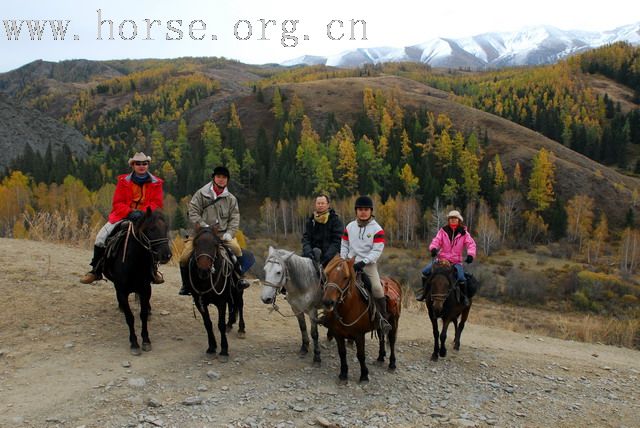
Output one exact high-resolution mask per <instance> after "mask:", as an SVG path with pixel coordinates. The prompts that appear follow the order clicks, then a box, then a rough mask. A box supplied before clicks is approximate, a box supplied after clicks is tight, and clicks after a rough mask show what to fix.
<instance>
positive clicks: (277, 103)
mask: <svg viewBox="0 0 640 428" xmlns="http://www.w3.org/2000/svg"><path fill="white" fill-rule="evenodd" d="M271 104H272V107H271V111H272V112H273V116H274V117H275V118H276V120H283V119H284V107H283V105H282V96H281V95H280V89H278V87H277V86H276V87H275V88H274V90H273V98H272V100H271Z"/></svg>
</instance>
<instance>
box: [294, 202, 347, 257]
mask: <svg viewBox="0 0 640 428" xmlns="http://www.w3.org/2000/svg"><path fill="white" fill-rule="evenodd" d="M342 232H344V224H343V223H342V220H340V217H338V214H336V212H335V211H334V210H332V209H330V210H329V220H327V222H326V223H325V224H321V223H317V222H316V221H315V220H314V217H313V214H312V215H311V216H310V217H309V218H308V219H307V222H306V224H305V226H304V234H303V235H302V255H303V256H304V257H313V249H314V248H320V250H322V257H321V258H320V262H321V263H322V265H323V266H326V265H327V263H328V262H329V261H330V260H331V259H332V258H333V257H334V256H335V255H336V254H338V253H340V244H341V242H342Z"/></svg>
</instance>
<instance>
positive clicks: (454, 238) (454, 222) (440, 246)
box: [416, 210, 476, 306]
mask: <svg viewBox="0 0 640 428" xmlns="http://www.w3.org/2000/svg"><path fill="white" fill-rule="evenodd" d="M447 217H448V224H447V225H446V226H444V227H442V228H441V229H440V230H439V231H438V233H437V234H436V236H435V238H433V240H432V241H431V244H430V245H429V250H430V251H431V257H434V258H435V257H436V255H437V256H438V259H440V260H447V261H449V262H451V263H452V264H453V267H454V268H455V269H456V274H457V278H458V285H459V286H460V289H461V290H462V295H463V303H464V304H465V305H467V306H468V305H469V298H468V297H467V290H466V286H467V281H466V278H465V276H464V269H463V268H462V252H463V251H464V249H465V248H466V250H467V257H466V258H465V259H464V260H465V261H466V262H467V263H472V262H473V259H474V257H475V256H476V242H475V241H474V240H473V238H472V237H471V234H470V233H469V230H468V229H467V228H466V227H465V226H464V225H463V224H462V222H463V218H462V215H461V214H460V212H459V211H457V210H453V211H451V212H449V215H448V216H447ZM432 265H433V262H431V263H429V264H428V265H427V266H425V268H424V269H422V283H423V286H422V288H421V290H420V291H422V293H420V292H418V293H417V295H416V299H417V300H419V301H422V300H424V298H425V294H426V293H425V289H426V280H427V278H428V277H429V275H430V274H431V267H432Z"/></svg>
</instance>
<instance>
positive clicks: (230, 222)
mask: <svg viewBox="0 0 640 428" xmlns="http://www.w3.org/2000/svg"><path fill="white" fill-rule="evenodd" d="M211 176H212V180H211V181H210V182H209V183H207V184H205V185H204V186H202V187H201V188H200V189H198V191H197V192H196V193H195V195H193V197H192V198H191V201H190V202H189V220H190V221H191V223H193V224H194V225H195V224H197V225H200V226H201V227H217V230H218V237H219V238H220V239H221V240H222V244H223V245H224V246H225V247H227V248H228V249H229V250H230V251H231V252H232V253H233V254H234V255H235V256H236V258H238V257H241V256H242V249H241V248H240V245H239V244H238V241H237V240H236V238H235V235H236V233H237V232H238V227H239V226H240V209H239V208H238V200H237V199H236V197H235V196H233V195H232V194H231V192H229V189H228V188H227V183H228V181H229V170H228V169H227V168H226V167H224V166H218V167H216V168H215V169H214V170H213V174H212V175H211ZM192 252H193V246H192V241H191V240H187V242H186V243H185V247H184V250H183V251H182V255H181V256H180V273H181V274H182V288H181V289H180V291H179V292H178V294H180V295H183V296H184V295H189V294H191V292H190V289H189V288H190V287H188V286H187V283H188V277H189V276H188V263H189V258H190V257H191V253H192ZM247 284H248V283H247V282H246V281H245V280H244V279H243V280H241V283H240V286H241V287H243V288H246V287H247V286H248V285H247Z"/></svg>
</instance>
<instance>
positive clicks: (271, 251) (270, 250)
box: [269, 245, 275, 255]
mask: <svg viewBox="0 0 640 428" xmlns="http://www.w3.org/2000/svg"><path fill="white" fill-rule="evenodd" d="M274 251H275V248H273V247H272V246H271V245H269V255H271V254H273V252H274Z"/></svg>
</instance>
